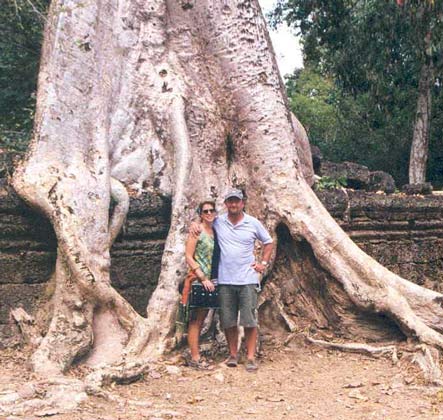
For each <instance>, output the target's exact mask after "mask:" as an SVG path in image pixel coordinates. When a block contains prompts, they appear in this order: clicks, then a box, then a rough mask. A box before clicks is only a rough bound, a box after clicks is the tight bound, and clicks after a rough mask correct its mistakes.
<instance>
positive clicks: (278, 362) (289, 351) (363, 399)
mask: <svg viewBox="0 0 443 420" xmlns="http://www.w3.org/2000/svg"><path fill="white" fill-rule="evenodd" d="M26 358H27V356H26V355H25V354H23V353H21V352H18V351H14V352H13V351H10V350H8V351H6V350H5V351H2V352H0V395H1V394H4V391H5V390H7V389H11V388H18V387H20V386H22V385H23V383H26V382H27V381H30V380H32V374H31V373H30V372H29V370H28V369H27V368H26ZM106 391H109V392H110V394H111V395H112V397H113V398H112V400H109V399H105V398H99V397H91V398H90V399H89V400H87V401H86V402H85V403H83V404H82V405H81V407H79V409H78V410H77V411H75V412H72V413H68V414H60V413H58V414H54V415H51V416H49V415H46V417H50V418H51V419H60V420H74V419H75V420H80V419H81V420H84V419H94V420H120V419H121V420H123V419H125V420H126V419H131V420H132V419H151V420H154V419H182V418H187V419H196V420H197V419H208V418H212V419H224V420H228V419H269V420H270V419H300V420H303V419H337V420H340V419H343V420H345V419H346V420H349V419H391V420H395V419H409V418H416V419H443V389H441V388H436V387H430V386H425V385H423V380H422V378H421V377H420V375H419V374H418V373H417V372H416V371H414V370H412V369H405V368H404V366H403V367H402V366H400V365H393V363H392V361H391V360H389V359H388V358H379V359H374V358H370V357H366V356H362V355H355V354H348V353H341V352H336V351H327V350H321V349H318V348H315V347H310V346H309V347H308V346H305V345H303V344H300V343H291V344H290V345H288V346H279V347H276V346H275V345H274V346H272V347H271V346H267V347H266V348H265V350H264V355H263V357H262V358H261V359H260V369H259V371H258V372H256V373H248V372H246V371H245V369H244V365H243V364H240V365H239V366H238V367H237V368H228V367H226V366H225V365H224V364H223V362H222V361H221V360H220V361H218V362H216V363H214V364H213V369H212V370H209V371H195V370H191V369H190V368H188V367H186V366H184V365H183V364H181V362H180V358H179V357H178V356H175V358H172V359H169V360H166V361H164V362H162V363H159V364H158V365H156V366H155V368H154V369H153V370H152V371H150V372H149V373H148V374H147V375H146V377H145V378H143V379H142V380H140V381H139V382H136V383H133V384H129V385H116V384H113V385H112V386H109V387H107V388H106ZM42 416H43V415H40V416H38V417H37V416H36V415H26V416H21V417H17V416H10V417H1V416H0V418H1V419H2V420H3V419H10V420H13V419H26V420H34V419H38V418H42Z"/></svg>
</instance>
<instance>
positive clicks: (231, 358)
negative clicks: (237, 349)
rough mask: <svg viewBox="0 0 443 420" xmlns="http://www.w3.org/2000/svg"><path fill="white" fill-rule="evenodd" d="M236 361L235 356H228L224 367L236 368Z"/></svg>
mask: <svg viewBox="0 0 443 420" xmlns="http://www.w3.org/2000/svg"><path fill="white" fill-rule="evenodd" d="M237 365H238V359H237V357H236V356H229V358H228V360H226V366H229V367H237Z"/></svg>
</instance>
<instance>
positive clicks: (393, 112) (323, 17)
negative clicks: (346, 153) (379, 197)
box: [273, 0, 443, 183]
mask: <svg viewBox="0 0 443 420" xmlns="http://www.w3.org/2000/svg"><path fill="white" fill-rule="evenodd" d="M282 19H284V20H286V21H287V23H288V24H289V25H290V26H292V27H295V28H297V30H298V31H299V32H300V34H301V36H302V39H303V41H304V56H305V61H306V62H307V63H309V64H310V65H311V66H316V67H317V69H318V70H319V71H320V72H322V73H323V74H327V75H329V76H332V77H334V78H335V80H336V81H337V84H338V85H339V87H340V88H341V89H342V90H343V92H345V93H347V94H351V95H353V96H354V97H356V98H357V97H359V96H363V97H364V96H365V95H366V96H367V97H368V98H369V99H370V100H369V102H368V106H371V107H372V109H368V111H367V114H368V117H369V118H367V120H368V121H367V123H368V125H370V126H371V122H372V121H374V122H375V123H376V125H375V126H374V127H372V126H371V132H370V133H368V137H370V136H371V133H372V132H373V131H374V130H377V129H380V123H381V126H383V125H387V126H388V128H389V126H390V125H391V126H392V125H393V124H394V123H395V121H396V120H397V121H400V119H401V118H403V119H406V121H404V122H402V127H400V131H399V130H398V128H396V129H395V132H396V133H397V134H396V136H393V137H392V138H391V139H389V140H391V141H396V142H398V143H401V142H402V141H404V139H402V138H401V136H402V135H403V136H404V137H409V143H410V145H411V146H410V159H409V182H410V183H423V182H424V181H425V179H426V164H427V160H428V143H429V136H430V121H431V111H432V106H431V105H432V96H433V91H435V90H433V88H434V87H435V86H436V84H437V85H439V84H440V82H439V80H440V79H441V72H442V70H443V61H442V58H441V57H442V51H443V44H442V35H443V30H442V28H443V26H442V19H443V9H442V4H441V2H434V1H421V0H406V1H397V2H396V1H395V0H390V1H384V0H371V1H360V0H338V1H335V0H324V1H305V0H278V2H277V6H276V8H275V10H274V13H273V22H274V23H278V22H280V21H281V20H282ZM412 92H413V95H411V93H412ZM405 94H406V95H405ZM412 101H415V106H414V107H411V105H413V102H412ZM377 114H379V116H377ZM371 116H373V117H372V118H371ZM380 116H381V118H380ZM405 116H406V118H404V117H405ZM374 117H375V118H374ZM393 117H394V118H393ZM383 118H384V119H383ZM383 121H385V122H384V123H383Z"/></svg>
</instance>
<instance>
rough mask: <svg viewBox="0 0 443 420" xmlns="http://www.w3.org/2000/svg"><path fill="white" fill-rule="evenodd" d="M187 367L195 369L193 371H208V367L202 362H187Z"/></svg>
mask: <svg viewBox="0 0 443 420" xmlns="http://www.w3.org/2000/svg"><path fill="white" fill-rule="evenodd" d="M186 364H187V366H188V367H190V368H192V369H195V370H208V369H209V365H208V364H207V363H206V362H203V361H202V360H192V359H190V360H188V361H187V363H186Z"/></svg>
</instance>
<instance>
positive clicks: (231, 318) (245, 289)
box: [218, 284, 259, 329]
mask: <svg viewBox="0 0 443 420" xmlns="http://www.w3.org/2000/svg"><path fill="white" fill-rule="evenodd" d="M218 287H219V299H220V321H221V324H222V328H223V329H226V328H231V327H235V326H237V325H241V326H242V327H245V328H254V327H256V326H257V296H258V290H259V286H258V284H246V285H244V286H233V285H226V284H220V285H219V286H218ZM239 312H240V322H239V323H238V324H237V322H238V318H239V317H238V314H239Z"/></svg>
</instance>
